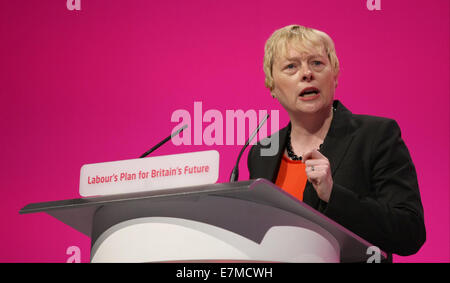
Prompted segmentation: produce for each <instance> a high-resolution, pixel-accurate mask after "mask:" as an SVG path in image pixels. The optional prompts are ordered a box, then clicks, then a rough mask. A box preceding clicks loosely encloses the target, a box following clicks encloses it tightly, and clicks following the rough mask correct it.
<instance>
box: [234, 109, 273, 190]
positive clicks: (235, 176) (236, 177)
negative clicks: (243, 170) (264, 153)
mask: <svg viewBox="0 0 450 283" xmlns="http://www.w3.org/2000/svg"><path fill="white" fill-rule="evenodd" d="M268 118H269V114H266V116H265V117H264V119H263V120H262V121H261V123H259V126H258V128H256V129H255V130H254V131H253V133H252V135H251V136H250V137H249V138H248V140H247V142H246V143H245V145H244V147H242V149H241V152H240V153H239V156H238V158H237V161H236V165H234V168H233V171H231V176H230V182H236V181H237V180H238V179H239V161H240V160H241V156H242V153H244V150H245V149H246V148H247V146H248V145H249V143H250V141H251V140H252V139H253V138H254V137H255V136H256V134H257V133H258V132H259V129H261V127H262V125H264V123H265V122H266V121H267V119H268Z"/></svg>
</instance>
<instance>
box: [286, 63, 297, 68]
mask: <svg viewBox="0 0 450 283" xmlns="http://www.w3.org/2000/svg"><path fill="white" fill-rule="evenodd" d="M294 68H295V65H294V64H289V65H287V66H286V69H294Z"/></svg>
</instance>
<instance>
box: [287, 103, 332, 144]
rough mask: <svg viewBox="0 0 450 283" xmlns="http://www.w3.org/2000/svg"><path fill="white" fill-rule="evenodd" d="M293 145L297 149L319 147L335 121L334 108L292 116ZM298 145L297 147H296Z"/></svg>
mask: <svg viewBox="0 0 450 283" xmlns="http://www.w3.org/2000/svg"><path fill="white" fill-rule="evenodd" d="M290 119H291V127H292V128H291V143H292V145H293V146H294V149H295V148H296V147H297V148H299V147H308V146H317V145H316V143H319V145H320V144H321V143H322V142H323V140H324V139H325V137H326V135H327V133H328V130H329V129H330V126H331V121H332V119H333V107H332V106H331V105H330V107H329V108H326V109H324V110H323V111H320V112H317V113H313V114H304V113H302V114H301V115H290ZM295 145H297V146H295Z"/></svg>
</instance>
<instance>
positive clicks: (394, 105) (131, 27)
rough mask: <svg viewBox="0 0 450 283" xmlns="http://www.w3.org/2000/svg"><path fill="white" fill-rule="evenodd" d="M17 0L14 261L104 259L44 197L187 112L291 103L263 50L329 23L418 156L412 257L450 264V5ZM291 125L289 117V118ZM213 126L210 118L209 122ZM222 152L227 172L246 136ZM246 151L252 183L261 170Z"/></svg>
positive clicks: (435, 0) (10, 212)
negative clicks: (416, 239) (293, 29)
mask: <svg viewBox="0 0 450 283" xmlns="http://www.w3.org/2000/svg"><path fill="white" fill-rule="evenodd" d="M81 7H82V10H81V11H69V10H67V9H66V0H53V1H50V0H45V1H43V0H39V1H38V0H34V1H33V0H29V1H1V4H0V36H1V44H0V68H1V73H0V80H1V81H0V93H1V98H2V103H1V104H0V107H1V109H0V113H1V114H0V115H1V119H0V121H1V122H0V123H1V128H0V130H1V133H2V139H1V148H2V154H1V156H2V157H1V158H2V161H1V169H0V172H1V173H0V174H1V176H0V177H1V197H2V205H1V208H0V209H1V213H0V221H1V222H0V227H1V229H2V232H1V235H0V241H1V245H2V247H1V249H0V261H2V262H65V261H66V260H67V259H68V258H69V255H66V249H67V248H68V247H69V246H78V247H80V249H81V255H82V256H81V258H82V261H83V262H87V261H89V246H90V240H89V238H87V237H86V236H84V235H82V234H81V233H79V232H77V231H75V230H74V229H72V228H70V227H69V226H66V225H65V224H63V223H61V222H59V221H58V220H56V219H54V218H52V217H51V216H49V215H47V214H44V213H38V214H29V215H19V213H18V212H19V210H20V209H21V208H22V207H23V206H25V205H26V204H29V203H35V202H45V201H52V200H62V199H71V198H78V197H79V195H78V182H79V173H80V168H81V166H82V165H83V164H86V163H96V162H103V161H113V160H123V159H130V158H136V157H138V156H139V155H140V154H141V153H143V152H144V151H146V150H147V149H148V148H150V147H151V146H153V145H154V144H156V143H157V142H159V141H160V140H161V139H162V138H164V137H166V136H167V135H168V134H169V132H170V131H171V130H172V128H173V127H174V126H175V124H176V123H172V122H170V117H171V114H172V113H173V111H175V110H177V109H186V110H188V111H189V112H190V113H191V115H192V117H193V105H194V101H201V102H202V103H203V112H205V111H206V110H208V109H217V110H220V111H221V113H222V114H223V115H225V111H226V110H227V109H230V110H236V109H243V110H245V111H246V110H249V109H254V110H263V109H265V110H272V109H280V110H281V107H280V106H279V104H278V103H277V102H276V101H275V100H273V99H272V98H271V97H270V95H269V92H268V91H267V90H266V89H265V88H264V73H263V70H262V58H263V46H264V43H265V40H266V39H267V38H268V37H269V35H270V34H271V33H272V32H273V31H274V30H275V29H278V28H280V27H283V26H285V25H288V24H293V23H296V24H302V25H306V26H310V27H314V28H317V29H320V30H323V31H325V32H327V33H328V34H329V35H330V36H331V37H332V38H333V39H334V40H335V43H336V48H337V53H338V56H339V59H340V62H341V66H342V67H341V77H340V81H339V87H338V89H337V92H336V98H337V99H340V100H341V101H342V102H343V103H344V104H345V105H346V106H347V107H348V108H349V109H351V110H352V111H353V112H354V113H362V114H372V115H378V116H385V117H390V118H394V119H396V120H397V121H398V123H399V125H400V127H401V129H402V133H403V137H404V140H405V141H406V144H407V145H408V147H409V149H410V151H411V155H412V158H413V160H414V162H415V165H416V168H417V172H418V177H419V184H420V190H421V195H422V201H423V205H424V209H425V222H426V227H427V241H426V243H425V245H424V246H423V247H422V249H421V250H420V251H419V252H418V253H417V254H415V255H413V256H409V257H399V256H395V257H394V261H396V262H449V260H450V251H449V242H450V238H449V223H450V219H449V198H450V197H449V174H448V173H449V149H448V146H449V1H448V0H428V1H416V0H414V1H411V0H395V1H387V0H382V1H381V8H382V10H381V11H369V10H368V9H367V8H366V0H348V1H328V0H326V1H325V0H316V1H303V0H295V1H273V0H271V1H266V0H254V1H237V0H236V1H235V0H226V1H224V0H216V1H212V0H193V1H187V0H180V1H174V0H170V1H148V0H133V1H126V0H115V1H112V0H109V1H104V0H82V1H81ZM280 115H281V117H280V126H284V125H285V124H286V123H287V116H286V114H285V113H284V112H280ZM206 126H207V124H206V125H204V126H203V127H204V128H205V127H206ZM206 149H216V150H218V151H219V152H220V155H221V165H220V166H221V169H220V177H219V182H226V180H227V179H228V176H229V172H230V170H231V168H232V166H233V163H234V160H235V158H236V156H237V154H238V152H239V150H240V146H237V145H236V146H180V147H176V146H174V145H173V144H167V145H165V146H164V147H162V148H160V149H159V150H158V151H157V152H155V155H163V154H173V153H181V152H191V151H197V150H206ZM246 155H247V154H245V156H244V157H243V160H242V162H241V166H240V173H241V178H240V179H241V180H244V179H247V178H248V172H247V168H246Z"/></svg>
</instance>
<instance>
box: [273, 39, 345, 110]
mask: <svg viewBox="0 0 450 283" xmlns="http://www.w3.org/2000/svg"><path fill="white" fill-rule="evenodd" d="M272 76H273V82H274V89H273V90H272V95H274V96H275V97H276V98H277V99H278V101H279V102H280V103H281V105H282V106H283V107H284V108H285V109H286V111H288V113H289V114H290V115H291V114H292V115H295V114H300V113H305V114H306V113H309V114H314V113H317V112H318V111H321V110H325V109H329V107H330V106H331V104H332V103H333V97H334V90H335V88H336V85H337V74H335V73H334V70H333V68H332V66H331V64H330V61H329V59H328V56H327V55H326V54H325V51H324V48H318V49H306V48H301V47H300V46H296V48H293V45H292V44H288V45H287V49H286V52H285V55H283V56H277V57H275V58H274V62H273V66H272Z"/></svg>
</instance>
